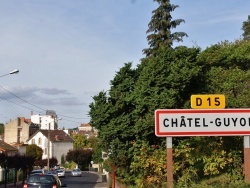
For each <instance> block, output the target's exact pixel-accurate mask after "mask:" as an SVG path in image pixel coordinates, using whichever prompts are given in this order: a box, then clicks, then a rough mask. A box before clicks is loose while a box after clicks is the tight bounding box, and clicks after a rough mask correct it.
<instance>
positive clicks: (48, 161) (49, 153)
mask: <svg viewBox="0 0 250 188" xmlns="http://www.w3.org/2000/svg"><path fill="white" fill-rule="evenodd" d="M49 157H50V123H49V131H48V164H47V165H48V170H50V168H49Z"/></svg>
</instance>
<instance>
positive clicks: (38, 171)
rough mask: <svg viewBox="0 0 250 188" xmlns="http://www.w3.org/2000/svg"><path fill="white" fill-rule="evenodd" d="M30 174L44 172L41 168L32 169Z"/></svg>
mask: <svg viewBox="0 0 250 188" xmlns="http://www.w3.org/2000/svg"><path fill="white" fill-rule="evenodd" d="M31 174H44V170H43V169H37V170H32V171H31V173H30V175H31Z"/></svg>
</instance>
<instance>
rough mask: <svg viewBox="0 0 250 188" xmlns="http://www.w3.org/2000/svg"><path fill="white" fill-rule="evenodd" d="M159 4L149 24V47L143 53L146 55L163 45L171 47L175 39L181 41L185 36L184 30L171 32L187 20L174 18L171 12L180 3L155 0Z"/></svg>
mask: <svg viewBox="0 0 250 188" xmlns="http://www.w3.org/2000/svg"><path fill="white" fill-rule="evenodd" d="M154 1H156V2H157V3H158V4H159V7H158V8H157V9H156V10H154V11H153V12H152V13H153V16H152V17H151V21H150V22H149V24H148V27H149V28H148V30H147V33H149V35H148V36H147V40H148V44H149V48H147V49H144V50H143V53H144V54H145V55H146V56H151V55H153V54H154V52H155V51H156V50H157V49H159V48H160V47H161V46H163V45H166V46H168V47H171V46H172V45H173V41H177V42H180V41H182V38H183V37H184V36H187V34H186V33H184V32H174V33H171V29H174V28H176V27H177V26H178V25H180V23H182V22H185V21H184V20H183V19H177V20H172V16H171V12H173V11H174V10H175V8H177V7H179V6H178V5H173V4H170V0H154Z"/></svg>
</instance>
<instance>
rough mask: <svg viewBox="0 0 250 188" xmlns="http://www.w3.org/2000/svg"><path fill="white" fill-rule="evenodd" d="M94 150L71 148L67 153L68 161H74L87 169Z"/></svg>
mask: <svg viewBox="0 0 250 188" xmlns="http://www.w3.org/2000/svg"><path fill="white" fill-rule="evenodd" d="M92 154H93V152H92V150H91V149H83V148H78V149H74V150H70V151H69V152H68V153H67V155H66V160H67V161H74V162H75V163H76V164H78V165H79V167H80V168H81V169H82V170H84V169H86V168H87V167H88V166H89V164H90V162H91V158H92Z"/></svg>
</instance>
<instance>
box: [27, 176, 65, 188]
mask: <svg viewBox="0 0 250 188" xmlns="http://www.w3.org/2000/svg"><path fill="white" fill-rule="evenodd" d="M60 187H67V185H66V184H62V182H61V181H60V179H59V178H58V177H57V176H54V175H51V174H33V175H30V176H29V177H28V179H27V180H26V181H25V184H24V185H23V188H60Z"/></svg>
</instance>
